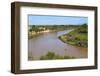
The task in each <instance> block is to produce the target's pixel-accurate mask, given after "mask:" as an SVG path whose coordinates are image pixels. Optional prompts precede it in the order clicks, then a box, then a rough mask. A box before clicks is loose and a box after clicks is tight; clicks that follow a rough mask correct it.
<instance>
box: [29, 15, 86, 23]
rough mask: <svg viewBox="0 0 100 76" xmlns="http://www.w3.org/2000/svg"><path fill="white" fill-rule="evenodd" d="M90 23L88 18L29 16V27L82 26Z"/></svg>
mask: <svg viewBox="0 0 100 76" xmlns="http://www.w3.org/2000/svg"><path fill="white" fill-rule="evenodd" d="M84 23H88V18H87V17H77V16H76V17H75V16H46V15H29V16H28V24H29V25H54V24H55V25H63V24H72V25H80V24H84Z"/></svg>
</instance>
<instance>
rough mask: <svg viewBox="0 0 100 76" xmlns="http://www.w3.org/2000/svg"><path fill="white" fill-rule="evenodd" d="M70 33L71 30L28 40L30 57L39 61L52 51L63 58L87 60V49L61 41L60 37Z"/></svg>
mask: <svg viewBox="0 0 100 76" xmlns="http://www.w3.org/2000/svg"><path fill="white" fill-rule="evenodd" d="M70 31H71V30H68V31H60V32H48V33H43V34H41V35H39V36H36V37H34V38H32V39H30V40H28V55H29V56H33V57H34V59H35V60H38V59H39V58H40V56H43V55H45V54H46V53H47V52H49V51H51V52H54V53H55V54H58V55H61V56H65V55H66V56H71V57H72V56H73V57H75V58H87V55H88V51H87V48H83V47H77V46H72V45H69V44H66V43H63V42H62V41H61V40H59V38H58V36H60V35H62V34H65V33H68V32H70Z"/></svg>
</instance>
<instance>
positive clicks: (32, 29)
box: [28, 25, 78, 39]
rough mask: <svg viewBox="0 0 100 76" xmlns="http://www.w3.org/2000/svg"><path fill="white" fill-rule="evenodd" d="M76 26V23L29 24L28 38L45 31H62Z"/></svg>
mask: <svg viewBox="0 0 100 76" xmlns="http://www.w3.org/2000/svg"><path fill="white" fill-rule="evenodd" d="M76 27H78V25H29V29H28V38H29V39H31V38H33V37H35V36H37V35H39V34H41V33H45V32H55V31H63V30H67V29H72V28H76Z"/></svg>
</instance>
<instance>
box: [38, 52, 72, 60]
mask: <svg viewBox="0 0 100 76" xmlns="http://www.w3.org/2000/svg"><path fill="white" fill-rule="evenodd" d="M73 58H74V57H70V56H60V55H56V54H55V53H54V52H48V53H47V54H46V55H45V56H41V57H40V60H53V59H73Z"/></svg>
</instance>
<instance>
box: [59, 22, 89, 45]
mask: <svg viewBox="0 0 100 76" xmlns="http://www.w3.org/2000/svg"><path fill="white" fill-rule="evenodd" d="M87 30H88V29H87V25H86V24H83V25H81V26H80V27H78V28H77V29H75V30H73V31H71V32H69V33H68V34H64V35H62V36H59V39H60V40H61V41H63V42H64V43H68V44H71V45H75V46H80V47H87V46H88V43H87V42H88V36H87V35H88V31H87Z"/></svg>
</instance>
